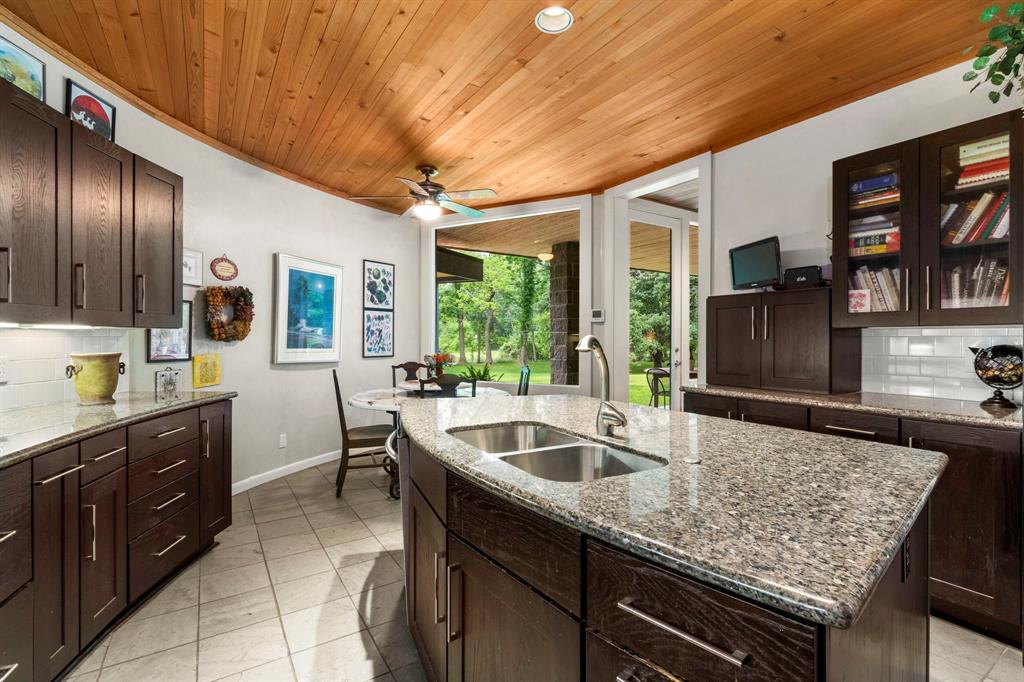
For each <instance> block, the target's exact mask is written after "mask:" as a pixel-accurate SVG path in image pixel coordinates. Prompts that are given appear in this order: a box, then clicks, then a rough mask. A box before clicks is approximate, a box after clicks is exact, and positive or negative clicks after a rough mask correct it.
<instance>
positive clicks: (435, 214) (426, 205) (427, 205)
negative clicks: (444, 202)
mask: <svg viewBox="0 0 1024 682" xmlns="http://www.w3.org/2000/svg"><path fill="white" fill-rule="evenodd" d="M412 213H413V215H415V216H416V217H417V218H419V219H420V220H437V219H438V218H440V217H441V206H440V205H438V203H437V202H436V201H434V200H433V199H423V200H421V201H417V202H416V205H415V206H413V207H412Z"/></svg>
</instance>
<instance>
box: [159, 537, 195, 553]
mask: <svg viewBox="0 0 1024 682" xmlns="http://www.w3.org/2000/svg"><path fill="white" fill-rule="evenodd" d="M187 537H188V536H187V535H179V536H178V537H177V538H175V540H174V542H172V543H171V544H169V545H167V546H166V547H164V548H163V549H161V550H160V551H159V552H154V553H153V556H163V555H164V554H167V553H168V552H170V551H171V550H172V549H174V548H175V546H177V545H178V543H180V542H181V541H182V540H184V539H185V538H187Z"/></svg>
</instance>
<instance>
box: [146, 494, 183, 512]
mask: <svg viewBox="0 0 1024 682" xmlns="http://www.w3.org/2000/svg"><path fill="white" fill-rule="evenodd" d="M185 495H186V493H178V494H177V495H175V496H174V497H172V498H171V499H169V500H167V501H166V502H164V503H163V504H158V505H157V506H155V507H153V511H160V510H161V509H165V508H167V507H168V506H170V505H172V504H174V503H175V502H177V501H178V500H180V499H181V498H183V497H185Z"/></svg>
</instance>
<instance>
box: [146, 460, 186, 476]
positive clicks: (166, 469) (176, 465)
mask: <svg viewBox="0 0 1024 682" xmlns="http://www.w3.org/2000/svg"><path fill="white" fill-rule="evenodd" d="M187 461H188V460H187V459H179V460H178V461H177V462H175V463H174V464H168V465H167V466H165V467H164V468H163V469H154V470H153V473H154V474H156V475H157V476H160V475H162V474H166V473H167V472H168V471H170V470H171V469H174V468H175V467H180V466H181V465H182V464H184V463H185V462H187Z"/></svg>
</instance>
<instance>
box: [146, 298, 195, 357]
mask: <svg viewBox="0 0 1024 682" xmlns="http://www.w3.org/2000/svg"><path fill="white" fill-rule="evenodd" d="M146 349H147V353H146V362H185V361H187V360H191V359H192V301H182V303H181V327H180V328H178V329H147V330H146Z"/></svg>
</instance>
